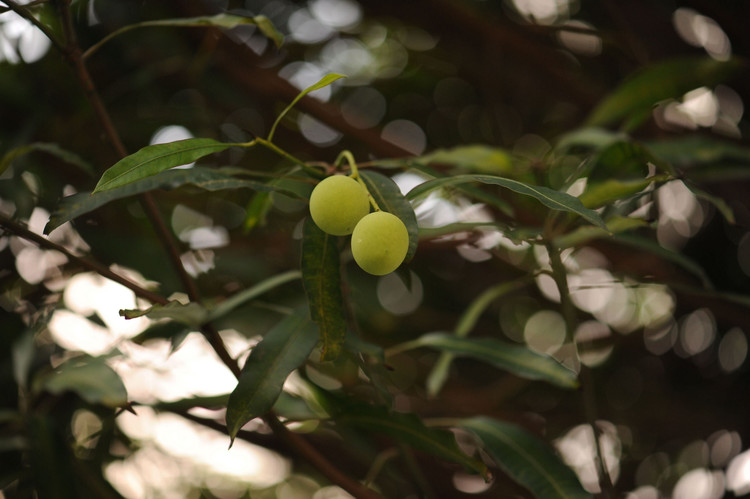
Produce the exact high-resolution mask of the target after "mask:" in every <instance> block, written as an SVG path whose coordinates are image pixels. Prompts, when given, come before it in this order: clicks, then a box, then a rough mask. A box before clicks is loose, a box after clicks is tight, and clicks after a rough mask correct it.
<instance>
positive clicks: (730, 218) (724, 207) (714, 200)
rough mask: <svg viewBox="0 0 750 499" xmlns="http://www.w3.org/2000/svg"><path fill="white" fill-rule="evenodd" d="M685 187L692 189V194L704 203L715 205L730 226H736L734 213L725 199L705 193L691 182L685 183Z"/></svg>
mask: <svg viewBox="0 0 750 499" xmlns="http://www.w3.org/2000/svg"><path fill="white" fill-rule="evenodd" d="M683 183H684V184H685V186H686V187H687V188H688V189H690V192H692V193H693V194H695V196H696V197H697V198H699V199H703V200H704V201H707V202H709V203H711V204H712V205H714V207H715V208H716V209H717V210H719V213H721V215H722V216H723V217H724V219H725V220H726V221H727V222H729V223H730V224H735V223H736V221H735V219H734V211H733V210H732V208H731V207H730V206H729V203H727V202H726V201H725V200H724V199H723V198H721V197H719V196H714V195H713V194H709V193H708V192H706V191H704V190H703V189H701V188H699V187H697V186H695V185H693V184H692V183H691V182H684V181H683Z"/></svg>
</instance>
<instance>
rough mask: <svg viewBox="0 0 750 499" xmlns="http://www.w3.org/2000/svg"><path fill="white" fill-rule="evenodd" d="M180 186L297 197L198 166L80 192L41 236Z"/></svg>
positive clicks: (64, 202)
mask: <svg viewBox="0 0 750 499" xmlns="http://www.w3.org/2000/svg"><path fill="white" fill-rule="evenodd" d="M183 185H193V186H195V187H198V188H200V189H204V190H207V191H217V190H224V189H252V190H255V191H259V192H261V193H268V192H271V191H279V192H282V193H284V194H286V195H289V196H294V197H298V196H297V195H296V194H295V193H294V192H292V191H289V190H286V189H284V188H282V187H279V186H276V185H274V184H273V183H268V184H264V183H261V182H255V181H252V180H245V179H238V178H236V177H234V176H232V175H230V174H229V173H227V172H226V171H225V170H223V169H218V170H217V169H212V168H203V167H199V166H195V167H193V168H178V169H173V170H166V171H163V172H160V173H157V174H156V175H152V176H150V177H146V178H142V179H140V180H136V181H134V182H132V183H129V184H126V185H123V186H120V187H115V188H113V189H109V190H106V191H103V192H97V193H96V194H91V193H88V192H81V193H78V194H73V195H72V196H68V197H66V198H63V200H62V201H61V202H60V206H58V207H57V210H55V212H54V213H52V215H51V216H50V219H49V222H47V226H46V227H45V228H44V233H45V234H49V233H50V232H52V231H53V230H55V229H56V228H57V227H59V226H61V225H62V224H64V223H65V222H68V221H70V220H73V219H74V218H76V217H79V216H81V215H85V214H86V213H89V212H91V211H94V210H95V209H97V208H99V207H101V206H104V205H105V204H107V203H109V202H111V201H115V200H117V199H122V198H126V197H129V196H134V195H136V194H141V193H143V192H148V191H151V190H154V189H162V188H170V189H171V188H177V187H180V186H183Z"/></svg>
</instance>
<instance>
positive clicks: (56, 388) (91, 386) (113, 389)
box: [41, 357, 128, 407]
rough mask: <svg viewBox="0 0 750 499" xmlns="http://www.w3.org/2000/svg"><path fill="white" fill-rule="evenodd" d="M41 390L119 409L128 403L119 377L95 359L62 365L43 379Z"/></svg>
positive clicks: (73, 361)
mask: <svg viewBox="0 0 750 499" xmlns="http://www.w3.org/2000/svg"><path fill="white" fill-rule="evenodd" d="M41 387H42V388H43V389H44V390H47V391H49V392H52V393H55V394H60V393H63V392H67V391H72V392H75V393H77V394H78V395H80V396H81V398H83V399H84V400H85V401H87V402H89V403H91V404H103V405H106V406H108V407H121V406H123V405H125V404H126V403H127V402H128V392H127V390H126V389H125V385H124V384H123V382H122V380H121V379H120V376H118V374H117V373H116V372H115V371H114V370H112V368H111V367H109V366H108V365H107V363H106V362H105V361H104V359H101V358H97V357H85V358H76V359H72V360H69V361H67V362H64V363H63V364H61V365H60V367H58V368H57V369H56V370H55V372H53V373H51V374H50V375H49V376H47V377H46V378H44V380H43V381H42V382H41Z"/></svg>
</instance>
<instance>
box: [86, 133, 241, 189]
mask: <svg viewBox="0 0 750 499" xmlns="http://www.w3.org/2000/svg"><path fill="white" fill-rule="evenodd" d="M237 146H248V144H232V143H225V142H219V141H216V140H214V139H185V140H178V141H175V142H168V143H166V144H153V145H150V146H146V147H144V148H143V149H141V150H140V151H138V152H136V153H133V154H131V155H130V156H127V157H125V158H123V159H121V160H120V161H118V162H117V163H115V164H114V165H113V166H112V167H110V168H109V169H108V170H107V171H105V172H104V174H103V175H102V178H101V179H99V183H97V184H96V187H95V188H94V194H96V193H97V192H102V191H106V190H109V189H114V188H115V187H120V186H123V185H127V184H130V183H132V182H135V181H136V180H140V179H143V178H146V177H150V176H152V175H156V174H157V173H159V172H161V171H164V170H168V169H169V168H174V167H175V166H181V165H186V164H189V163H192V162H193V161H195V160H197V159H200V158H202V157H204V156H208V155H209V154H213V153H216V152H221V151H224V150H226V149H229V148H230V147H237Z"/></svg>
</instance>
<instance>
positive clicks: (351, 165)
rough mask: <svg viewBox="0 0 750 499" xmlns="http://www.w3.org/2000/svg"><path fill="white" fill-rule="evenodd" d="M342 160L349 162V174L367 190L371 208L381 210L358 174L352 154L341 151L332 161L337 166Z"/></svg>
mask: <svg viewBox="0 0 750 499" xmlns="http://www.w3.org/2000/svg"><path fill="white" fill-rule="evenodd" d="M343 160H346V162H347V163H349V169H350V170H351V173H350V174H349V176H350V177H351V178H353V179H354V180H356V181H357V182H359V184H360V185H361V186H362V187H364V188H365V191H367V198H368V199H369V200H370V204H371V205H372V208H373V209H374V210H375V211H381V210H380V206H378V203H377V201H375V198H374V197H372V194H370V189H368V188H367V184H366V183H365V181H364V180H362V177H360V175H359V170H358V169H357V162H356V161H354V155H353V154H352V153H351V151H347V150H344V151H341V152H340V153H339V155H338V157H337V158H336V161H335V162H334V163H333V164H334V166H339V165H341V163H342V162H343Z"/></svg>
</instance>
